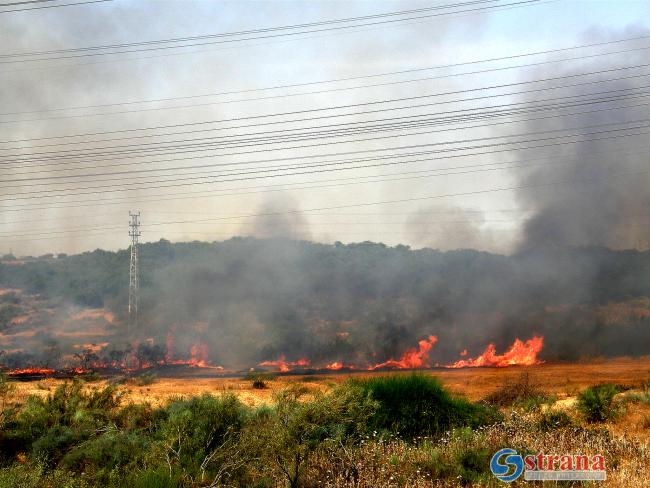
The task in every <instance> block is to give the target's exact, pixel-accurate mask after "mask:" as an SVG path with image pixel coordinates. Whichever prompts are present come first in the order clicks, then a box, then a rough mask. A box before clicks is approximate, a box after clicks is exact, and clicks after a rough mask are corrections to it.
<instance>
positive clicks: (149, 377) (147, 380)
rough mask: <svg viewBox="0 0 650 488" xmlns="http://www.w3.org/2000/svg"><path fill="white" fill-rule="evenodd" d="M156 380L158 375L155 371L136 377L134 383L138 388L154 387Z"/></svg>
mask: <svg viewBox="0 0 650 488" xmlns="http://www.w3.org/2000/svg"><path fill="white" fill-rule="evenodd" d="M156 379H158V375H157V374H156V373H154V372H153V371H147V372H145V373H142V374H141V375H140V376H136V377H134V378H133V380H132V382H133V384H134V385H136V386H147V385H152V384H153V383H154V382H155V381H156Z"/></svg>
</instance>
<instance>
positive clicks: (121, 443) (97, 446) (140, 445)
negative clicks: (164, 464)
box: [61, 429, 149, 473]
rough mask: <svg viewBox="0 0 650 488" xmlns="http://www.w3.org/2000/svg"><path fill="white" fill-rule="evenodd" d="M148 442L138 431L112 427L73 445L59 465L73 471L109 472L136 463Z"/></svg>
mask: <svg viewBox="0 0 650 488" xmlns="http://www.w3.org/2000/svg"><path fill="white" fill-rule="evenodd" d="M148 443H149V442H148V439H147V438H146V437H145V436H143V435H140V434H138V433H125V432H120V431H117V430H114V429H113V430H110V431H108V432H105V433H103V434H102V435H100V436H98V437H94V438H91V439H89V440H87V441H85V442H83V443H81V444H79V445H77V446H76V447H74V449H72V450H71V451H69V452H68V453H67V454H66V455H65V456H64V457H63V459H62V460H61V466H63V467H65V468H67V469H71V470H75V471H85V470H86V469H88V468H92V470H93V471H95V472H100V473H103V472H110V471H111V470H113V469H114V468H117V467H124V466H126V465H129V464H134V463H136V462H137V461H138V460H139V458H141V457H142V454H143V453H144V452H145V450H146V449H147V445H148Z"/></svg>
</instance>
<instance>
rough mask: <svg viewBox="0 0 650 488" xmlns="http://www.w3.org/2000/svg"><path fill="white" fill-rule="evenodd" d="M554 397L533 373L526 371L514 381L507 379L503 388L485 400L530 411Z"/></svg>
mask: <svg viewBox="0 0 650 488" xmlns="http://www.w3.org/2000/svg"><path fill="white" fill-rule="evenodd" d="M553 399H554V398H552V397H550V396H548V395H546V394H545V393H544V392H543V391H542V390H541V389H540V388H539V386H538V385H537V384H535V383H534V382H533V379H532V377H531V375H530V374H529V373H528V372H527V371H526V372H524V373H522V374H521V375H520V376H519V377H518V378H517V379H516V380H514V381H512V380H506V382H505V384H504V385H503V386H502V387H501V388H499V389H498V390H497V391H495V392H493V393H491V394H490V395H488V396H487V397H485V399H484V401H485V402H486V403H488V404H490V405H495V406H499V407H510V406H515V407H520V408H522V409H523V410H525V411H529V412H530V411H533V410H538V409H539V407H540V406H541V405H543V404H544V403H549V402H551V401H552V400H553Z"/></svg>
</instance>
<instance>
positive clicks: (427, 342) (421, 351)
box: [368, 335, 438, 370]
mask: <svg viewBox="0 0 650 488" xmlns="http://www.w3.org/2000/svg"><path fill="white" fill-rule="evenodd" d="M436 342H438V338H437V337H436V336H434V335H430V336H429V338H428V339H422V340H421V341H419V342H418V348H417V349H415V348H412V349H409V350H408V351H406V352H405V353H404V354H403V355H402V357H401V359H400V360H399V361H396V360H394V359H389V360H388V361H386V362H383V363H380V364H376V365H374V366H371V367H370V368H368V369H369V370H374V369H380V368H397V369H415V368H428V367H429V351H430V350H431V348H432V347H433V345H434V344H435V343H436Z"/></svg>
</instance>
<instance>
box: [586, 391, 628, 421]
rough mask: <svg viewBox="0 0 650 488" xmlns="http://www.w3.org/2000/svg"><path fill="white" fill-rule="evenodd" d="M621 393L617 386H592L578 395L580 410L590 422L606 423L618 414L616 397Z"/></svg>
mask: <svg viewBox="0 0 650 488" xmlns="http://www.w3.org/2000/svg"><path fill="white" fill-rule="evenodd" d="M617 393H619V389H618V388H617V387H616V386H615V385H611V384H604V385H597V386H591V387H589V388H587V389H586V390H585V391H583V392H582V393H580V394H579V395H578V410H580V412H581V413H582V414H583V415H584V416H585V418H586V419H587V420H588V421H589V422H604V421H606V420H610V419H612V418H613V417H615V416H616V414H617V413H618V405H617V404H616V402H615V401H614V396H615V395H616V394H617Z"/></svg>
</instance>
